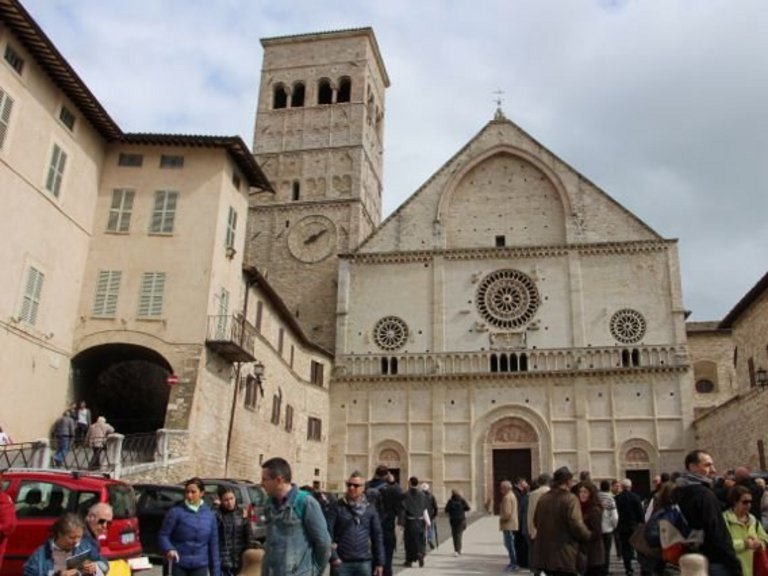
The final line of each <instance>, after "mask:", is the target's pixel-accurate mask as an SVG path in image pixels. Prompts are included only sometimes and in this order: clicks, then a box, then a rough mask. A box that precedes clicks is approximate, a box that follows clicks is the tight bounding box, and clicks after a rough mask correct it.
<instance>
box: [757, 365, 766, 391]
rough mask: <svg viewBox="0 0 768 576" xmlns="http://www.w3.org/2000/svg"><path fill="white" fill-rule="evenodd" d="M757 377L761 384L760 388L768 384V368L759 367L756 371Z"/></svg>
mask: <svg viewBox="0 0 768 576" xmlns="http://www.w3.org/2000/svg"><path fill="white" fill-rule="evenodd" d="M755 378H756V379H757V383H758V384H760V388H765V387H766V386H768V370H766V369H765V368H758V369H757V371H756V372H755Z"/></svg>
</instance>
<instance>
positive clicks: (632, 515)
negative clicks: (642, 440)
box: [615, 478, 645, 576]
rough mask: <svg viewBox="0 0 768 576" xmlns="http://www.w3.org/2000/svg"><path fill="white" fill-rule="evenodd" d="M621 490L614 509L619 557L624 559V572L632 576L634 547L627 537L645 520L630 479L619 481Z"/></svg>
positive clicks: (638, 497) (640, 503)
mask: <svg viewBox="0 0 768 576" xmlns="http://www.w3.org/2000/svg"><path fill="white" fill-rule="evenodd" d="M621 487H622V490H621V492H619V493H618V494H617V495H616V498H615V502H616V511H617V512H618V513H619V524H618V526H616V532H617V533H618V535H619V542H620V543H621V546H620V548H621V559H622V560H623V561H624V572H625V573H626V575H627V576H632V574H633V573H634V570H633V569H632V560H633V559H634V557H635V549H634V548H632V545H631V544H630V543H629V538H630V537H631V536H632V532H634V531H635V528H636V527H637V525H638V524H642V523H643V521H644V520H645V515H644V514H643V503H642V501H641V500H640V496H638V495H637V494H635V493H634V492H632V480H630V479H629V478H624V480H622V481H621Z"/></svg>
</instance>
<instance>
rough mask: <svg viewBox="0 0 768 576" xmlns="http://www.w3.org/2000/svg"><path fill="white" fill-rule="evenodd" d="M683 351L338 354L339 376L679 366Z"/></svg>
mask: <svg viewBox="0 0 768 576" xmlns="http://www.w3.org/2000/svg"><path fill="white" fill-rule="evenodd" d="M686 365H687V360H686V356H685V354H684V353H682V352H681V351H680V350H679V349H678V348H677V347H675V346H628V347H621V348H619V347H610V348H553V349H516V350H484V351H481V352H441V353H430V354H397V353H392V354H367V355H365V356H363V355H360V356H358V355H352V354H348V355H341V356H339V357H338V358H337V362H336V372H337V374H338V375H339V376H428V375H434V374H495V373H526V372H572V371H579V372H583V371H590V370H592V371H595V370H601V371H604V370H616V369H648V368H663V367H683V366H686Z"/></svg>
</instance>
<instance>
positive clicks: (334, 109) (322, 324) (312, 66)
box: [246, 28, 389, 350]
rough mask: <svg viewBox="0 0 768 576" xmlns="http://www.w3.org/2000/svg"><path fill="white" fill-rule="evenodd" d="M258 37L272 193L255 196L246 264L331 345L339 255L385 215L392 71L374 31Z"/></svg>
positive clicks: (258, 142) (313, 335) (258, 148)
mask: <svg viewBox="0 0 768 576" xmlns="http://www.w3.org/2000/svg"><path fill="white" fill-rule="evenodd" d="M261 44H262V46H263V48H264V60H263V65H262V71H261V85H260V90H259V100H258V107H257V111H256V125H255V129H254V137H253V150H254V153H255V156H256V159H257V161H258V162H259V164H260V165H261V167H262V169H263V170H264V172H265V174H266V175H267V178H269V180H270V182H271V183H272V185H273V188H274V190H275V193H274V194H272V193H270V192H260V193H257V194H255V195H254V196H253V197H252V199H251V204H250V213H249V218H248V239H249V240H248V248H247V255H246V256H247V261H249V262H250V263H252V264H254V265H255V266H256V267H257V268H258V269H259V270H260V272H261V273H262V274H263V275H264V276H265V277H266V278H267V279H268V281H269V282H270V284H271V285H272V287H273V288H274V289H275V290H276V292H277V293H278V294H280V296H281V298H282V299H283V301H284V302H285V303H286V305H287V306H288V308H289V309H290V310H291V312H292V313H293V314H294V315H295V316H296V319H297V320H298V322H299V324H300V325H301V327H302V329H303V330H304V332H305V334H306V335H307V336H308V337H309V338H310V339H311V340H312V341H313V342H315V343H317V344H319V345H320V346H322V347H323V348H326V349H328V350H333V349H334V348H335V329H336V284H337V272H338V258H337V255H338V254H340V253H344V252H348V251H350V250H352V249H354V248H355V247H357V246H358V245H359V244H360V243H361V242H362V241H363V240H364V239H365V238H366V237H367V236H368V235H369V234H370V233H371V232H372V231H373V230H374V228H375V227H376V226H378V224H379V223H380V222H381V193H382V154H383V135H384V93H385V90H386V88H387V87H388V86H389V78H388V76H387V71H386V69H385V68H384V63H383V61H382V59H381V55H380V53H379V48H378V45H377V43H376V38H375V36H374V34H373V30H372V29H371V28H358V29H353V30H342V31H337V32H322V33H316V34H300V35H296V36H282V37H278V38H265V39H262V41H261Z"/></svg>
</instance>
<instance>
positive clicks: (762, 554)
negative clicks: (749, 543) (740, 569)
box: [752, 546, 768, 576]
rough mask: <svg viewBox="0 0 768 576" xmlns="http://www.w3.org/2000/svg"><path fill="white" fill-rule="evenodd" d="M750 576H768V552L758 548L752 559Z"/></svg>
mask: <svg viewBox="0 0 768 576" xmlns="http://www.w3.org/2000/svg"><path fill="white" fill-rule="evenodd" d="M752 562H754V564H753V567H752V576H768V551H766V549H765V548H763V547H762V546H760V548H758V549H757V550H755V553H754V555H753V557H752Z"/></svg>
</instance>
